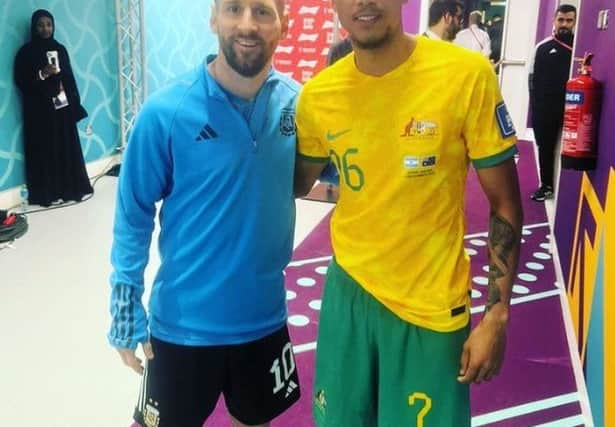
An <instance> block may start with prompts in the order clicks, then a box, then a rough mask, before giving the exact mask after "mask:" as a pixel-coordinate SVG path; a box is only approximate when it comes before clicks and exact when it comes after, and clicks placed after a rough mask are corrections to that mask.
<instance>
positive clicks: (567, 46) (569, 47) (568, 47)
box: [553, 37, 572, 52]
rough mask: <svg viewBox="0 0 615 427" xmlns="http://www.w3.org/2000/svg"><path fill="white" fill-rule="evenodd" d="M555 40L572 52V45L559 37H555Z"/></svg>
mask: <svg viewBox="0 0 615 427" xmlns="http://www.w3.org/2000/svg"><path fill="white" fill-rule="evenodd" d="M553 40H554V41H555V43H557V44H558V45H560V46H563V47H565V48H566V49H568V50H569V51H570V52H572V46H570V45H567V44H566V43H564V42H563V41H561V40H558V38H557V37H553Z"/></svg>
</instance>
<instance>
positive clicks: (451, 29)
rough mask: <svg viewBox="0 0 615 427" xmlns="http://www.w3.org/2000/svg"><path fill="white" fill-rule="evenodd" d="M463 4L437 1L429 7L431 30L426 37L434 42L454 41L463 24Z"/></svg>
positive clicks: (454, 1) (455, 1)
mask: <svg viewBox="0 0 615 427" xmlns="http://www.w3.org/2000/svg"><path fill="white" fill-rule="evenodd" d="M463 9H464V8H463V3H461V2H460V1H457V0H436V1H434V2H433V3H432V4H431V6H430V7H429V28H428V29H427V31H425V32H424V33H423V35H424V36H426V37H429V38H430V39H434V40H445V41H449V42H450V41H453V40H454V39H455V35H456V34H457V33H458V32H459V30H461V26H462V24H463Z"/></svg>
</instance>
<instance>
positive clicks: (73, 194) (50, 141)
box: [14, 9, 94, 206]
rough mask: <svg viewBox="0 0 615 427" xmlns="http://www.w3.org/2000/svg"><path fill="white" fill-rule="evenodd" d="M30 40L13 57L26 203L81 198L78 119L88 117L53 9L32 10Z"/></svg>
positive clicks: (85, 187) (85, 186) (85, 184)
mask: <svg viewBox="0 0 615 427" xmlns="http://www.w3.org/2000/svg"><path fill="white" fill-rule="evenodd" d="M30 28H31V30H30V33H31V40H30V42H28V43H26V44H25V45H24V46H22V47H21V48H20V49H19V51H18V52H17V56H16V57H15V66H14V75H15V83H16V85H17V87H18V88H19V90H20V91H21V95H22V97H21V98H22V107H23V133H24V155H25V168H26V185H27V187H28V202H29V203H30V204H34V205H41V206H49V205H51V204H55V203H60V202H67V201H77V202H79V201H81V200H82V199H83V197H84V196H85V195H87V194H91V193H92V192H93V191H94V190H93V189H92V186H91V185H90V180H89V178H88V174H87V171H86V169H85V161H84V159H83V152H82V149H81V142H80V140H79V132H78V130H77V122H79V121H80V120H82V119H84V118H85V117H87V112H86V110H85V109H84V108H83V106H82V105H81V97H80V96H79V90H78V89H77V83H76V81H75V76H74V74H73V69H72V67H71V62H70V57H69V55H68V51H67V50H66V48H65V47H64V45H62V44H60V43H59V42H58V41H57V40H56V39H55V38H54V34H55V20H54V18H53V16H52V15H51V13H50V12H48V11H46V10H42V9H41V10H37V11H36V12H34V13H33V14H32V20H31V27H30Z"/></svg>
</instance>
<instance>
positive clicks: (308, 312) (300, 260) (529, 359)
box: [205, 142, 582, 427]
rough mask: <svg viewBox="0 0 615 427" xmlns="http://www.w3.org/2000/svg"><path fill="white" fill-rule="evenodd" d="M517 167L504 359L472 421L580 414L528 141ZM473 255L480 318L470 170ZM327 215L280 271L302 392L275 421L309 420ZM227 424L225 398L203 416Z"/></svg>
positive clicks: (291, 425)
mask: <svg viewBox="0 0 615 427" xmlns="http://www.w3.org/2000/svg"><path fill="white" fill-rule="evenodd" d="M519 150H520V155H519V161H518V165H517V166H518V170H519V177H520V183H521V191H522V196H523V201H524V211H525V227H524V231H523V239H524V241H523V245H522V254H521V259H520V263H519V271H518V273H519V274H518V277H517V281H516V282H515V287H514V289H513V304H514V305H513V308H512V317H511V325H510V328H509V331H510V332H509V339H508V348H507V355H506V364H505V367H504V368H503V370H502V372H501V374H500V376H499V377H497V379H496V380H494V381H492V382H490V383H487V384H484V385H479V386H473V387H472V415H473V421H472V425H473V426H483V425H488V426H502V427H526V426H536V425H540V424H544V423H554V422H560V421H562V420H564V419H566V420H567V421H566V423H565V424H562V425H566V426H573V425H582V423H581V422H579V423H578V424H575V423H574V420H575V419H576V417H577V416H578V415H579V414H580V413H581V409H580V405H579V398H578V396H577V395H576V384H575V379H574V375H573V371H572V366H571V361H570V356H569V353H568V347H567V344H566V335H565V331H564V326H563V323H562V313H561V308H560V302H559V297H558V294H557V292H558V290H557V288H556V287H555V285H554V282H555V273H554V270H553V263H552V260H551V256H550V254H549V228H548V225H547V224H546V221H547V219H546V214H545V210H544V206H543V204H541V203H535V202H532V201H530V200H529V197H528V194H529V193H530V192H532V191H533V190H534V189H535V187H536V185H537V182H538V178H537V175H536V167H535V160H534V155H533V151H532V147H531V145H530V144H529V143H526V142H521V143H520V144H519ZM466 198H467V200H466V206H467V207H466V212H467V214H468V236H467V237H466V245H465V246H466V250H467V251H468V253H469V254H470V255H471V258H472V285H473V292H472V313H473V316H472V321H473V323H476V322H477V321H479V320H480V317H481V316H482V311H483V304H484V302H485V297H486V281H487V273H486V271H485V268H486V266H487V253H486V236H487V233H486V230H487V218H488V212H489V207H488V204H487V200H486V199H485V197H484V195H483V193H482V192H481V191H480V187H479V184H478V182H477V179H476V175H475V173H474V172H471V173H470V176H469V178H468V190H467V196H466ZM328 223H329V217H327V218H325V219H324V220H323V221H322V222H321V223H320V224H319V225H318V226H317V227H316V228H315V229H314V230H313V231H312V233H311V234H310V235H309V236H308V237H307V238H306V240H305V241H304V242H303V243H302V244H301V245H300V246H299V247H298V248H297V250H296V251H295V253H294V256H293V262H292V263H291V264H290V265H289V267H288V268H287V270H286V274H287V275H286V279H287V300H288V309H289V324H290V326H289V327H290V332H291V337H292V339H293V343H294V345H295V350H296V359H297V367H298V370H299V376H300V380H301V388H302V398H301V400H300V401H299V402H298V403H297V404H295V405H294V406H293V407H292V408H291V409H290V410H289V411H288V412H287V413H285V414H284V415H282V416H281V417H280V418H279V419H277V420H275V421H274V422H273V423H272V426H274V427H312V426H314V423H313V421H312V418H311V407H312V398H311V396H312V385H313V369H314V356H315V351H314V350H315V349H314V347H315V341H316V333H317V328H318V314H319V309H320V297H321V293H322V283H323V278H324V274H325V273H326V268H327V264H328V261H329V258H330V256H331V246H330V243H329V228H328ZM205 426H207V427H228V426H230V422H229V420H228V417H227V415H226V412H225V408H224V404H223V403H222V402H219V404H218V407H217V408H216V411H215V412H214V414H213V415H212V417H210V419H209V420H208V421H207V422H206V423H205Z"/></svg>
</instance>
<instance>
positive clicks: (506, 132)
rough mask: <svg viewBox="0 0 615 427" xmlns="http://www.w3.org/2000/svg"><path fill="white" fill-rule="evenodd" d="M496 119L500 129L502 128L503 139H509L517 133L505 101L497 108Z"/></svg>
mask: <svg viewBox="0 0 615 427" xmlns="http://www.w3.org/2000/svg"><path fill="white" fill-rule="evenodd" d="M495 117H496V118H497V121H498V127H499V128H500V133H501V134H502V138H508V137H509V136H513V135H514V134H516V133H517V131H516V130H515V125H514V124H513V121H512V118H511V117H510V114H509V113H508V110H507V109H506V104H504V101H502V102H500V103H499V104H498V105H496V107H495Z"/></svg>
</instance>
